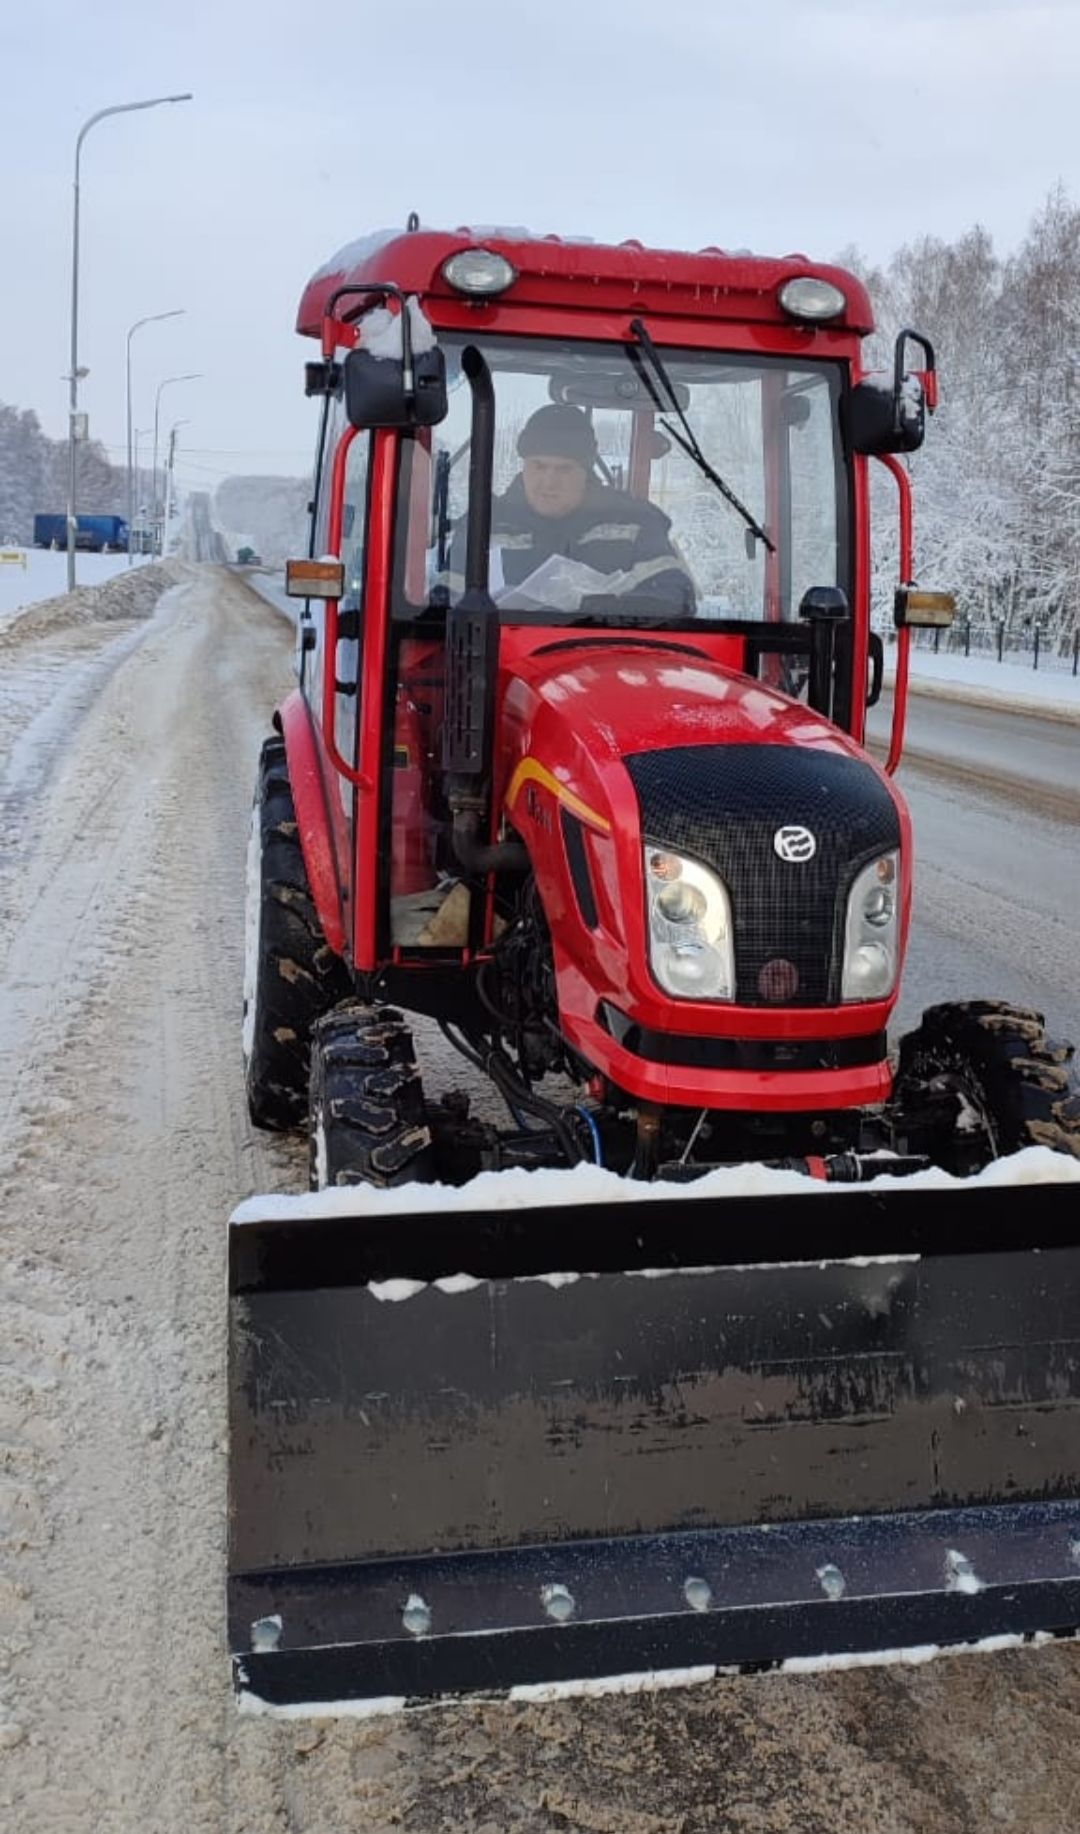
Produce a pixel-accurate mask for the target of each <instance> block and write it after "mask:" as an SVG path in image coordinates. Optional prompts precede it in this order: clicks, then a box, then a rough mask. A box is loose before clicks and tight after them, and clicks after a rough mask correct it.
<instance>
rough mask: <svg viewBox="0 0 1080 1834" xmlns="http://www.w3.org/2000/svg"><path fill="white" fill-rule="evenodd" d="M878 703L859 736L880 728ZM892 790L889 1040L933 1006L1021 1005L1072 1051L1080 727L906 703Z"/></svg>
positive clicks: (947, 704)
mask: <svg viewBox="0 0 1080 1834" xmlns="http://www.w3.org/2000/svg"><path fill="white" fill-rule="evenodd" d="M890 718H891V707H889V706H888V705H887V704H883V706H882V707H881V708H880V709H879V710H878V713H877V714H876V715H875V716H874V719H873V723H872V730H873V731H874V732H875V733H876V734H878V735H881V734H884V733H885V732H887V730H888V722H889V719H890ZM908 732H909V736H910V740H911V743H910V745H909V746H908V747H907V748H906V749H905V755H904V762H903V764H902V766H901V769H900V773H899V776H898V779H897V781H898V783H899V785H900V788H901V789H902V790H903V792H904V794H905V796H906V797H907V798H908V801H909V803H910V806H911V812H912V818H913V821H914V824H915V887H916V889H915V922H914V928H913V933H912V940H911V948H910V953H909V956H908V964H907V972H906V976H905V982H904V992H903V997H902V999H901V1003H900V1007H899V1010H898V1017H897V1023H898V1026H899V1028H900V1029H901V1030H904V1029H907V1027H908V1026H910V1025H913V1024H914V1023H915V1022H916V1021H917V1019H918V1016H919V1012H920V1011H921V1009H922V1008H923V1007H924V1006H928V1005H931V1004H932V1003H933V1002H934V1001H936V1000H945V999H954V998H958V997H959V998H966V997H969V996H970V997H976V998H977V997H979V996H980V995H983V996H985V995H988V994H989V995H992V996H996V997H999V998H1002V999H1012V1000H1016V1001H1017V1002H1019V1003H1020V1004H1022V1005H1033V1006H1036V1007H1038V1008H1040V1009H1041V1010H1042V1011H1044V1012H1045V1013H1046V1015H1047V1018H1048V1020H1049V1021H1050V1022H1051V1024H1052V1026H1053V1027H1054V1028H1055V1029H1057V1030H1058V1031H1059V1032H1061V1033H1063V1034H1064V1035H1066V1036H1068V1037H1072V1038H1074V1039H1076V1040H1077V1042H1078V1043H1080V961H1078V939H1080V920H1078V915H1077V913H1078V911H1080V726H1077V725H1070V724H1067V723H1065V722H1060V721H1056V720H1048V719H1037V718H1032V717H1028V716H1025V715H1021V714H1011V713H1008V714H1007V713H1002V712H998V711H987V710H985V709H982V708H979V707H967V706H964V705H963V704H962V703H959V702H953V701H936V700H927V699H923V698H922V697H921V696H918V695H915V696H913V697H912V700H911V703H910V718H909V722H908Z"/></svg>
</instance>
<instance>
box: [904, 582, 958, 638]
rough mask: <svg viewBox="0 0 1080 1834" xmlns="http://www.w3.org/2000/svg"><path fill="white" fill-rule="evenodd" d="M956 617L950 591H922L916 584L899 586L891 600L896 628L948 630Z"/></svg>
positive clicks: (953, 600)
mask: <svg viewBox="0 0 1080 1834" xmlns="http://www.w3.org/2000/svg"><path fill="white" fill-rule="evenodd" d="M955 617H956V600H955V599H954V598H953V595H952V593H951V592H923V591H922V590H920V588H919V587H918V586H899V587H898V588H897V592H896V597H895V598H894V600H893V622H894V623H895V625H896V628H897V630H948V628H949V626H950V625H951V624H952V622H953V620H954V618H955Z"/></svg>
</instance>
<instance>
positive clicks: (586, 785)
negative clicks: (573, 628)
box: [502, 637, 875, 795]
mask: <svg viewBox="0 0 1080 1834" xmlns="http://www.w3.org/2000/svg"><path fill="white" fill-rule="evenodd" d="M507 664H508V665H509V666H507ZM504 668H505V674H504V677H503V684H502V685H503V690H504V692H503V700H502V707H503V711H502V719H503V722H504V726H503V730H504V734H505V737H506V739H507V740H508V741H509V743H508V746H507V751H508V753H509V757H510V766H509V768H510V772H511V774H512V773H513V772H514V770H515V768H516V766H518V765H519V764H520V763H521V761H522V760H523V759H525V758H529V757H532V758H534V759H535V760H536V762H537V763H539V764H542V765H543V766H545V767H546V768H547V769H549V770H554V772H555V774H556V776H557V777H558V778H559V780H560V781H561V782H563V783H564V784H565V785H566V786H567V787H568V788H570V789H572V790H573V791H574V792H576V793H577V794H578V795H585V794H588V793H589V792H590V791H595V790H596V789H598V788H599V787H600V784H601V782H603V783H605V784H606V786H607V788H608V790H609V791H610V790H613V789H614V787H615V783H614V780H613V777H612V773H613V772H614V773H616V776H617V777H618V778H623V779H624V761H625V760H626V759H627V758H628V757H630V756H633V755H634V754H637V753H644V752H656V751H661V750H663V751H668V750H675V749H678V748H681V747H685V746H700V745H710V746H711V745H759V746H760V745H784V746H797V747H799V748H800V749H807V748H812V749H813V750H815V751H818V752H830V753H834V754H836V755H838V756H846V757H849V758H853V759H859V760H860V761H863V762H866V760H865V755H864V753H863V752H862V751H861V750H860V748H859V747H858V746H857V745H856V744H855V743H854V742H853V741H852V740H851V739H848V738H847V737H845V735H844V734H843V733H840V732H838V731H837V729H836V727H835V726H832V725H830V724H829V722H828V721H827V720H824V719H822V718H821V717H820V716H819V715H818V714H816V713H813V712H811V711H810V710H809V709H808V708H807V707H805V706H802V705H800V704H799V703H798V702H796V701H793V700H791V699H790V698H789V697H788V696H787V695H785V694H781V693H778V692H777V691H775V690H774V689H772V688H769V687H767V686H765V685H764V684H763V683H761V682H757V681H752V680H750V679H748V677H747V676H746V675H744V674H742V673H741V672H739V671H738V670H736V669H731V668H725V667H724V666H723V664H721V663H719V662H716V661H714V660H713V659H712V658H711V657H710V656H709V655H707V654H706V652H705V651H703V650H699V649H698V648H697V647H696V646H695V645H694V644H693V643H692V642H690V641H683V642H680V641H679V640H677V639H674V638H673V639H671V640H670V641H665V640H664V639H663V638H660V637H655V638H653V637H650V638H630V639H628V640H627V641H626V642H625V643H624V642H620V641H615V640H613V639H612V638H611V637H598V638H591V637H581V638H571V639H567V640H565V641H562V642H557V643H552V644H549V645H544V646H543V647H541V648H540V649H538V650H535V651H533V653H532V654H526V655H522V656H519V657H513V656H511V657H509V658H506V659H505V661H504ZM868 768H870V769H871V770H874V769H875V767H873V766H869V767H868ZM624 780H625V779H624Z"/></svg>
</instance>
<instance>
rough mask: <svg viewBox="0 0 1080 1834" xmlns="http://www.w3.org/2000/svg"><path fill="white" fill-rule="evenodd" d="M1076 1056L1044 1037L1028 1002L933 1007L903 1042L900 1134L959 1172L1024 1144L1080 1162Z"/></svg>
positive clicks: (897, 1102) (897, 1098) (897, 1095)
mask: <svg viewBox="0 0 1080 1834" xmlns="http://www.w3.org/2000/svg"><path fill="white" fill-rule="evenodd" d="M1073 1056H1074V1047H1073V1046H1072V1045H1071V1044H1066V1043H1058V1042H1057V1041H1055V1040H1054V1039H1051V1038H1048V1037H1047V1035H1046V1026H1045V1021H1044V1019H1043V1016H1042V1014H1041V1013H1037V1012H1032V1011H1030V1010H1029V1009H1028V1008H1026V1007H1018V1006H1009V1005H1006V1004H1005V1003H1004V1002H1003V1001H999V1000H968V1001H964V1002H963V1003H957V1004H950V1005H944V1006H931V1007H930V1008H929V1009H928V1010H927V1011H926V1012H925V1013H924V1014H923V1017H922V1023H921V1024H920V1025H919V1027H918V1029H917V1030H916V1031H914V1032H910V1033H909V1034H908V1036H907V1037H906V1038H904V1039H903V1040H902V1041H901V1044H900V1064H899V1069H898V1072H897V1078H896V1087H895V1091H894V1096H893V1101H894V1113H895V1119H896V1125H897V1130H898V1132H899V1133H900V1134H901V1135H902V1136H903V1137H905V1138H906V1140H907V1141H908V1143H909V1150H911V1149H913V1150H916V1151H925V1152H927V1153H928V1154H929V1156H930V1157H931V1159H932V1160H933V1161H934V1163H935V1164H937V1165H941V1166H943V1167H944V1168H945V1170H946V1171H950V1172H957V1173H959V1174H961V1175H966V1174H969V1173H971V1172H975V1171H979V1170H980V1169H981V1168H982V1166H984V1165H988V1164H989V1163H990V1162H991V1160H993V1159H998V1158H1001V1157H1002V1156H1003V1155H1005V1154H1006V1153H1015V1152H1019V1151H1021V1149H1022V1148H1023V1147H1025V1146H1048V1147H1050V1148H1051V1149H1052V1151H1054V1152H1058V1153H1069V1154H1072V1155H1073V1156H1074V1157H1076V1158H1080V1089H1078V1086H1077V1082H1076V1078H1075V1075H1074V1074H1073V1072H1072V1069H1071V1065H1072V1059H1073ZM935 1111H936V1114H937V1117H938V1118H937V1119H936V1120H935V1118H934V1117H935Z"/></svg>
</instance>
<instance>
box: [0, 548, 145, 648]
mask: <svg viewBox="0 0 1080 1834" xmlns="http://www.w3.org/2000/svg"><path fill="white" fill-rule="evenodd" d="M3 552H4V553H5V554H18V555H19V560H18V561H4V562H3V563H2V564H0V628H2V626H3V625H4V623H5V622H6V621H7V619H8V618H10V617H12V616H13V615H14V613H15V612H17V611H21V610H23V608H24V607H25V606H27V605H37V604H40V603H41V601H42V600H43V599H52V598H55V597H57V595H58V594H59V593H62V592H66V591H67V555H66V554H64V553H62V552H59V551H57V552H54V551H53V550H52V549H51V548H4V550H3ZM143 564H145V563H143V562H140V561H138V560H136V561H135V563H134V566H133V567H132V568H131V571H132V572H134V570H135V567H138V566H140V565H143ZM128 570H129V569H128V557H127V555H126V554H76V556H75V579H76V584H77V588H78V589H81V588H82V587H84V586H101V585H103V584H104V582H105V581H106V580H108V579H112V577H113V575H114V574H116V573H126V572H127V571H128Z"/></svg>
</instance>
